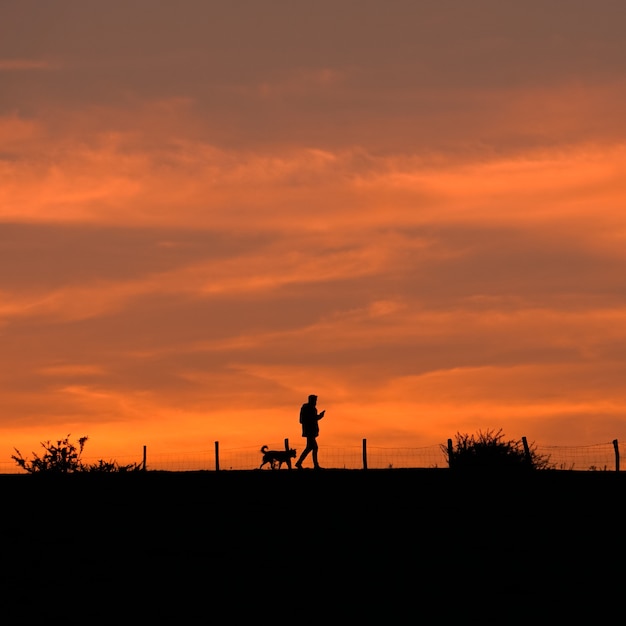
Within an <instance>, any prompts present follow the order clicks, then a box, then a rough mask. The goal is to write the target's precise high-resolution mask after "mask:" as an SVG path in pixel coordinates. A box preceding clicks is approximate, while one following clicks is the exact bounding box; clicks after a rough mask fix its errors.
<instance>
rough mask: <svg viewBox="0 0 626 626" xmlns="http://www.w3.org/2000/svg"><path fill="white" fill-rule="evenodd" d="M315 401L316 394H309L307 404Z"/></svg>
mask: <svg viewBox="0 0 626 626" xmlns="http://www.w3.org/2000/svg"><path fill="white" fill-rule="evenodd" d="M316 402H317V396H316V395H315V394H313V393H312V394H311V395H310V396H309V404H315V403H316Z"/></svg>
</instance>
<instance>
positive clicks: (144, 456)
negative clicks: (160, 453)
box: [143, 446, 147, 472]
mask: <svg viewBox="0 0 626 626" xmlns="http://www.w3.org/2000/svg"><path fill="white" fill-rule="evenodd" d="M146 456H147V455H146V446H144V447H143V471H144V472H145V471H146Z"/></svg>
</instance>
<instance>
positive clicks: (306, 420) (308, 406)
mask: <svg viewBox="0 0 626 626" xmlns="http://www.w3.org/2000/svg"><path fill="white" fill-rule="evenodd" d="M325 413H326V411H325V410H324V411H322V412H321V413H318V412H317V396H316V395H314V394H311V395H310V396H309V401H308V402H305V403H304V404H303V405H302V407H300V424H302V436H303V437H306V448H305V449H304V450H303V451H302V454H301V455H300V458H299V459H298V460H297V461H296V467H297V468H298V469H302V461H304V459H306V457H307V456H308V455H309V452H310V453H311V456H312V457H313V468H314V469H324V468H323V467H320V464H319V463H318V462H317V449H318V448H317V436H318V435H319V434H320V427H319V424H318V422H319V421H320V420H321V419H322V418H323V417H324V414H325Z"/></svg>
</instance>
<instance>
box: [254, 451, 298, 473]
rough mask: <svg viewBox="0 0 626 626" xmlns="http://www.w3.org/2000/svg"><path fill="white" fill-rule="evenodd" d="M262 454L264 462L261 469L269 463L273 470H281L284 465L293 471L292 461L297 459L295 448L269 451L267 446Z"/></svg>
mask: <svg viewBox="0 0 626 626" xmlns="http://www.w3.org/2000/svg"><path fill="white" fill-rule="evenodd" d="M261 454H262V455H263V462H262V463H261V465H260V466H259V469H261V468H262V467H263V466H264V465H265V464H266V463H269V465H270V467H271V468H272V469H280V468H281V467H282V465H283V463H285V464H286V465H287V467H288V468H289V469H291V459H295V458H296V451H295V449H294V448H291V449H289V450H268V449H267V446H263V447H262V448H261Z"/></svg>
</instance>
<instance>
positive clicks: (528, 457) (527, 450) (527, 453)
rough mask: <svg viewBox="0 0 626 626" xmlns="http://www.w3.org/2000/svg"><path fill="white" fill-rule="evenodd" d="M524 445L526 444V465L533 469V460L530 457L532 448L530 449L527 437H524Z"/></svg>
mask: <svg viewBox="0 0 626 626" xmlns="http://www.w3.org/2000/svg"><path fill="white" fill-rule="evenodd" d="M522 443H523V444H524V455H525V457H526V463H528V465H530V466H531V467H532V464H533V459H532V457H531V456H530V448H529V447H528V441H527V440H526V437H522Z"/></svg>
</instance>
